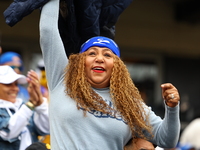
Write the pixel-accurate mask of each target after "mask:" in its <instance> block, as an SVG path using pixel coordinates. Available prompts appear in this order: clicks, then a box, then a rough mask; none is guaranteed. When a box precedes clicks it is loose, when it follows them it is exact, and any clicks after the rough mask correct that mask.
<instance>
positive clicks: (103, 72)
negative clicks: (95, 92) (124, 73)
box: [85, 47, 115, 88]
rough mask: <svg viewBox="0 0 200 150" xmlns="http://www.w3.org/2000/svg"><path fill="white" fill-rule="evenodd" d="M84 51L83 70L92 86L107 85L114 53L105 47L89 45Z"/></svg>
mask: <svg viewBox="0 0 200 150" xmlns="http://www.w3.org/2000/svg"><path fill="white" fill-rule="evenodd" d="M85 53H86V60H85V72H86V76H87V79H88V82H89V83H90V84H91V86H92V87H94V88H105V87H108V86H109V85H110V77H111V73H112V68H113V65H114V59H113V56H114V55H115V54H114V53H113V52H112V51H111V50H110V49H108V48H105V47H103V48H102V47H91V48H89V49H88V50H87V51H86V52H85Z"/></svg>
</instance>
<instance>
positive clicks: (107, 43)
mask: <svg viewBox="0 0 200 150" xmlns="http://www.w3.org/2000/svg"><path fill="white" fill-rule="evenodd" d="M93 46H98V47H107V48H109V49H110V50H111V51H112V52H113V53H114V54H115V55H117V56H118V57H120V50H119V47H118V45H117V44H116V43H115V42H114V41H113V40H112V39H110V38H107V37H103V36H96V37H93V38H90V39H89V40H87V41H86V42H85V43H83V44H82V46H81V50H80V53H83V52H85V51H87V50H88V49H89V48H90V47H93Z"/></svg>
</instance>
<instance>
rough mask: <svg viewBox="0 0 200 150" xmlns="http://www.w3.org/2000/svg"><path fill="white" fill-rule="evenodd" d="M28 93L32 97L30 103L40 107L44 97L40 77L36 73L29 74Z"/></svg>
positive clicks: (30, 72)
mask: <svg viewBox="0 0 200 150" xmlns="http://www.w3.org/2000/svg"><path fill="white" fill-rule="evenodd" d="M27 77H28V78H27V81H28V83H29V85H28V92H29V95H30V101H31V102H32V103H33V104H34V105H35V106H39V105H41V104H42V102H43V96H42V93H41V90H40V82H39V78H38V75H37V73H36V72H35V71H33V70H30V71H29V72H28V74H27Z"/></svg>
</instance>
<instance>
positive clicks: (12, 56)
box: [0, 51, 29, 102]
mask: <svg viewBox="0 0 200 150" xmlns="http://www.w3.org/2000/svg"><path fill="white" fill-rule="evenodd" d="M0 65H1V66H2V65H8V66H10V67H11V68H13V69H14V71H15V72H16V73H18V74H22V71H23V61H22V59H21V55H20V54H18V53H16V52H12V51H9V52H5V53H3V54H2V55H1V56H0ZM18 88H19V93H18V97H19V98H21V99H23V100H24V101H25V102H27V101H28V99H29V93H28V91H27V89H26V87H24V86H23V85H20V84H18Z"/></svg>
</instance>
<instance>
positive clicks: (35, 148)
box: [26, 142, 50, 150]
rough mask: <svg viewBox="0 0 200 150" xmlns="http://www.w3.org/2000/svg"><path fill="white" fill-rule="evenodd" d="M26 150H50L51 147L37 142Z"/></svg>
mask: <svg viewBox="0 0 200 150" xmlns="http://www.w3.org/2000/svg"><path fill="white" fill-rule="evenodd" d="M26 150H50V145H49V144H46V143H42V142H35V143H33V144H31V145H30V146H29V147H27V148H26Z"/></svg>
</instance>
